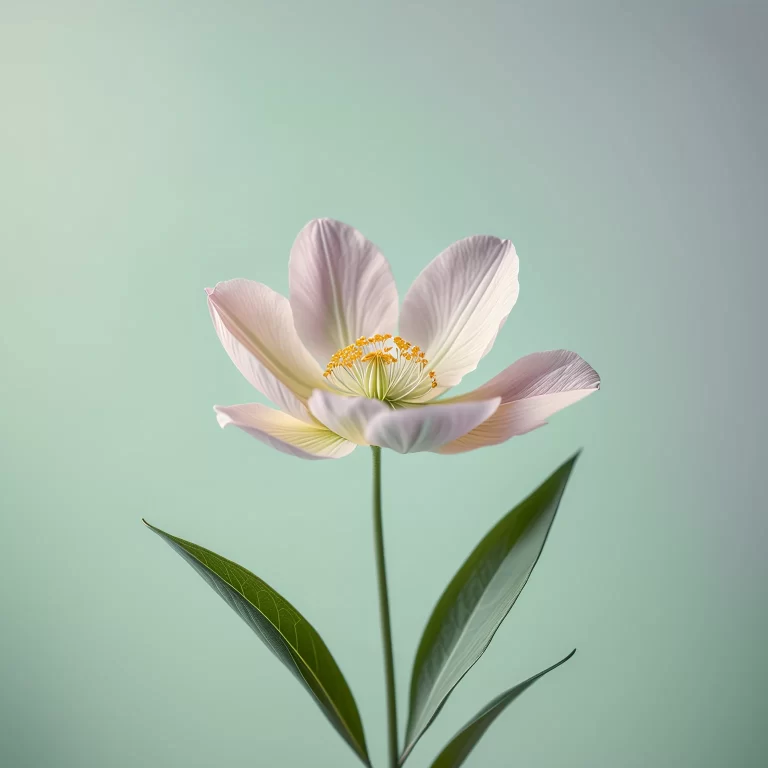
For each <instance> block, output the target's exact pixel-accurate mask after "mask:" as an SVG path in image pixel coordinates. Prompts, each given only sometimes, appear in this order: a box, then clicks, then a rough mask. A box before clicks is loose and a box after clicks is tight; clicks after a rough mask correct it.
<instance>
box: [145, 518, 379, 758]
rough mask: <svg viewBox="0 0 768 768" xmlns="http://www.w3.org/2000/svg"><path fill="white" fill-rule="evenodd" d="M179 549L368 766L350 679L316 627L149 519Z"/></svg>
mask: <svg viewBox="0 0 768 768" xmlns="http://www.w3.org/2000/svg"><path fill="white" fill-rule="evenodd" d="M144 523H145V524H146V525H147V527H149V528H151V529H152V530H153V531H154V532H155V533H156V534H158V536H160V538H162V539H164V540H165V541H166V542H168V544H170V545H171V547H172V548H173V549H174V550H175V551H176V552H178V553H179V554H180V555H181V556H182V557H183V558H184V559H185V560H186V561H187V562H188V563H189V564H190V565H191V566H192V567H193V568H194V569H195V570H196V571H197V572H198V573H199V574H200V575H201V576H202V577H203V579H205V581H206V582H208V584H209V585H210V586H211V587H213V589H214V591H215V592H216V593H217V594H218V595H219V596H220V597H221V598H223V599H224V601H225V602H226V603H227V604H228V605H229V606H230V608H232V609H233V610H234V611H235V613H237V614H238V615H239V616H240V618H241V619H243V621H244V622H245V623H246V624H247V625H248V626H249V627H250V628H251V629H252V630H253V631H254V632H255V633H256V634H257V635H258V636H259V637H260V638H261V640H263V642H264V644H265V645H266V646H267V647H268V648H269V649H270V650H271V651H272V653H274V654H275V656H277V658H278V659H280V661H282V662H283V664H285V666H286V667H288V669H289V670H290V671H291V672H292V673H293V674H294V675H295V676H296V678H297V679H298V681H299V682H300V683H301V684H302V685H303V686H304V687H305V688H306V689H307V691H308V692H309V694H310V695H311V696H312V698H314V699H315V701H316V702H317V704H318V705H319V707H320V709H322V711H323V714H324V715H325V716H326V717H327V718H328V720H329V721H330V722H331V724H332V725H333V727H334V728H336V730H337V731H338V732H339V733H340V734H341V737H342V738H343V739H344V740H345V741H346V742H347V744H349V746H350V747H352V749H353V750H354V751H355V753H356V754H357V756H358V757H359V758H360V759H361V760H362V761H363V763H364V764H365V765H367V766H370V758H369V757H368V751H367V748H366V744H365V734H364V732H363V724H362V722H361V721H360V714H359V712H358V710H357V705H356V704H355V700H354V698H353V696H352V692H351V691H350V690H349V686H348V685H347V681H346V680H345V679H344V675H342V673H341V670H340V669H339V667H338V666H337V664H336V662H335V661H334V659H333V656H331V652H330V651H329V650H328V648H327V647H326V645H325V643H324V642H323V640H322V638H321V637H320V635H318V634H317V632H316V631H315V629H314V627H313V626H312V625H311V624H310V623H309V622H308V621H307V620H306V619H305V618H304V617H303V616H302V615H301V614H300V613H299V612H298V611H297V610H296V609H295V608H294V607H293V606H292V605H291V604H290V603H289V602H288V601H287V600H286V599H285V598H284V597H282V595H280V594H278V593H277V592H276V591H275V590H274V589H272V587H270V586H269V584H267V583H265V582H264V581H262V580H261V579H260V578H259V577H258V576H254V574H252V573H251V572H250V571H247V570H246V569H245V568H242V567H241V566H239V565H237V563H233V562H232V561H231V560H227V559H225V558H223V557H221V555H217V554H216V553H215V552H211V551H210V550H208V549H204V548H203V547H200V546H198V545H197V544H192V543H191V542H189V541H184V539H179V538H177V537H176V536H171V535H170V534H169V533H166V532H165V531H161V530H160V529H159V528H155V527H154V526H153V525H150V524H149V523H147V521H146V520H144Z"/></svg>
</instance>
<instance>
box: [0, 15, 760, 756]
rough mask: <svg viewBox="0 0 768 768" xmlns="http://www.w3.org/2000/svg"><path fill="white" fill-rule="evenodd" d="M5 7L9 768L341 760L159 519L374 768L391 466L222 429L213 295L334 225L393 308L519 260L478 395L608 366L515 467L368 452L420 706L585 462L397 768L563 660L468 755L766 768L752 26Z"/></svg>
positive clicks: (230, 388) (4, 644) (2, 254)
mask: <svg viewBox="0 0 768 768" xmlns="http://www.w3.org/2000/svg"><path fill="white" fill-rule="evenodd" d="M0 19H1V20H2V24H1V26H0V88H1V89H2V112H3V115H2V119H1V120H0V141H1V142H2V144H1V146H2V173H1V174H0V202H1V203H2V216H1V217H0V269H1V270H2V271H1V275H0V278H1V279H2V287H3V298H2V302H1V303H0V320H1V321H2V329H3V332H2V334H1V335H0V343H1V344H2V377H1V378H0V450H1V451H2V475H1V480H0V493H1V496H0V503H1V505H2V506H1V508H0V540H1V541H2V549H3V556H2V560H1V565H0V568H1V569H2V578H1V579H0V599H1V600H2V630H1V631H0V659H1V660H2V661H0V708H1V709H0V764H2V765H3V766H9V768H38V767H47V766H55V767H56V768H105V767H109V768H134V767H135V766H147V768H154V767H155V766H157V767H158V768H174V767H175V766H179V767H181V766H184V767H185V768H194V767H198V766H199V767H200V768H203V767H206V768H207V767H208V766H212V765H227V766H299V765H312V766H314V767H315V768H342V766H344V767H347V766H348V767H349V768H354V766H355V765H356V764H357V763H356V758H355V757H354V755H353V754H352V752H351V751H350V750H349V749H348V748H347V747H346V745H344V744H343V742H342V741H341V739H339V738H338V736H337V735H336V734H335V733H334V732H333V731H332V729H331V728H330V727H329V726H328V724H327V722H326V721H325V720H324V718H323V717H322V715H321V714H320V712H319V711H318V710H317V708H316V707H315V705H314V703H313V702H312V701H311V700H310V699H309V697H307V696H306V694H305V692H304V691H302V690H301V688H300V686H298V685H297V683H296V682H295V680H294V679H293V678H292V677H291V676H290V675H289V674H288V673H287V672H286V670H285V669H284V668H282V667H281V666H280V665H279V664H278V663H277V662H276V660H275V659H274V658H273V657H272V656H271V655H270V654H269V652H268V651H267V650H266V649H265V648H264V647H263V646H262V645H261V644H260V643H259V641H258V640H257V639H256V638H255V636H253V635H252V634H251V633H250V631H249V630H248V629H247V627H246V626H245V625H244V624H242V622H241V621H240V620H239V619H238V618H237V617H236V616H235V615H234V614H233V613H232V612H231V611H230V610H229V609H228V608H227V607H226V606H225V605H224V604H223V603H222V602H221V601H220V600H219V599H218V598H217V597H216V596H215V595H214V594H213V593H212V592H211V591H210V589H209V588H208V587H207V586H205V585H204V583H203V582H202V581H201V580H200V579H199V578H198V577H197V576H196V575H195V574H194V572H193V571H192V570H191V569H190V568H189V567H188V566H187V565H185V564H184V563H183V562H182V560H181V559H180V558H179V557H178V556H176V555H175V554H174V553H173V552H172V551H171V550H170V549H169V548H168V547H167V546H165V545H164V544H163V543H162V542H161V541H160V540H159V539H157V538H156V537H155V536H153V535H152V534H151V533H150V532H149V531H148V530H146V529H145V528H144V527H143V526H142V525H141V523H140V518H141V517H142V516H145V517H147V518H148V519H149V520H150V521H151V522H153V523H155V524H156V525H159V526H161V527H162V528H165V529H166V530H169V531H171V532H173V533H175V534H177V535H180V536H183V537H185V538H188V539H191V540H192V541H196V542H199V543H202V544H204V545H206V546H208V547H210V548H212V549H214V550H216V551H218V552H220V553H222V554H224V555H226V556H228V557H230V558H232V559H234V560H236V561H238V562H240V563H242V564H243V565H245V566H246V567H249V568H251V569H252V570H254V571H255V572H256V573H258V574H259V575H261V576H262V577H264V578H265V579H266V580H267V581H269V582H270V583H271V584H272V585H273V586H275V587H276V588H277V589H278V590H280V591H282V592H283V593H284V594H285V595H286V596H287V597H288V598H289V599H290V600H292V601H293V602H294V603H295V604H296V605H297V606H298V607H299V608H300V609H301V610H302V611H303V612H304V613H305V614H306V615H307V617H308V618H309V619H310V620H311V621H312V622H313V623H314V624H315V626H316V627H317V628H318V629H319V631H320V632H321V633H322V635H323V636H324V638H325V640H326V642H327V643H328V645H329V646H330V648H331V649H332V651H333V653H334V655H335V656H336V658H337V660H338V662H339V664H340V666H341V667H342V669H343V670H344V672H345V674H346V676H347V678H348V680H349V683H350V686H351V687H352V689H353V691H354V693H355V696H356V698H357V700H358V703H359V706H360V709H361V714H362V716H363V718H364V721H365V724H366V729H367V735H368V741H369V745H370V748H371V752H372V755H373V757H374V760H375V761H376V764H377V765H382V760H383V757H384V754H385V741H384V718H385V713H384V693H383V682H382V680H383V678H382V665H381V657H380V645H379V628H378V612H377V611H378V609H377V605H376V602H375V594H376V592H375V574H374V564H373V559H372V541H371V524H370V504H369V460H370V457H369V455H368V453H369V452H367V451H365V450H359V451H357V452H355V453H354V454H353V455H352V456H351V457H350V458H348V459H345V460H343V461H338V462H302V461H300V460H298V459H294V458H291V457H288V456H285V455H282V454H279V453H277V452H275V451H273V450H271V449H269V448H267V447H266V446H264V445H262V444H260V443H259V442H257V441H255V440H253V439H250V438H248V437H247V436H246V435H244V434H242V433H239V432H237V431H234V430H232V431H226V432H222V431H221V430H220V429H219V428H218V426H217V424H216V421H215V418H214V414H213V410H212V406H213V405H214V404H215V403H218V404H231V403H238V402H247V401H249V400H253V399H258V397H257V396H255V395H254V394H253V392H252V391H251V390H250V388H249V385H248V384H247V383H246V382H245V380H243V379H242V378H241V376H240V374H239V373H238V372H237V370H236V369H235V368H234V366H233V365H232V364H231V363H230V361H229V360H228V359H227V357H226V354H225V353H224V351H223V350H222V348H221V346H220V344H219V342H218V340H217V339H216V336H215V334H214V331H213V328H212V326H211V323H210V319H209V317H208V312H207V309H206V305H205V296H204V293H203V289H204V288H205V287H206V286H210V285H213V284H214V283H216V282H217V281H219V280H225V279H228V278H233V277H249V278H254V279H256V280H259V281H261V282H265V283H267V284H269V285H270V286H272V287H274V288H275V289H277V290H279V291H282V292H286V291H287V259H288V252H289V249H290V246H291V243H292V242H293V238H294V237H295V235H296V233H297V232H298V231H299V229H300V228H301V227H302V226H303V225H304V224H305V223H306V222H307V221H308V220H309V219H311V218H314V217H318V216H331V217H335V218H339V219H342V220H344V221H347V222H349V223H351V224H353V225H354V226H356V227H357V228H359V229H360V230H361V231H363V232H364V233H365V234H366V235H367V236H368V237H369V238H371V239H372V240H373V241H374V242H376V243H377V244H378V245H379V246H380V247H381V248H382V250H383V252H384V253H385V255H386V256H387V257H388V258H389V259H390V261H391V263H392V266H393V269H394V272H395V276H396V279H397V282H398V287H399V289H400V292H401V297H402V295H403V294H404V292H405V290H406V289H407V287H408V285H409V284H410V282H411V280H412V279H413V278H414V277H415V276H416V275H417V274H418V272H419V271H420V270H421V268H422V267H423V266H424V265H425V264H426V263H427V261H428V260H429V259H431V258H432V257H433V256H435V255H436V254H437V253H438V252H439V251H440V250H442V249H443V248H444V247H445V246H447V245H448V244H450V243H451V242H452V241H454V240H456V239H458V238H461V237H464V236H467V235H470V234H475V233H488V234H494V235H498V236H500V237H508V238H511V239H512V240H513V242H514V243H515V245H516V247H517V250H518V253H519V255H520V260H521V272H520V281H521V292H520V299H519V301H518V304H517V306H516V308H515V309H514V310H513V313H512V315H511V316H510V319H509V321H508V323H507V324H506V326H505V327H504V330H503V332H502V334H501V335H500V337H499V339H498V341H497V343H496V345H495V347H494V348H493V352H492V353H491V354H490V355H488V357H487V358H486V359H485V360H484V361H483V364H482V365H481V367H480V369H479V370H478V371H477V372H476V373H475V374H473V375H471V376H470V377H468V378H467V379H465V382H464V383H463V385H462V388H463V389H466V388H469V387H474V386H476V385H478V384H480V383H482V382H483V381H484V380H485V379H487V378H489V377H491V376H492V375H494V374H496V373H497V372H498V371H500V370H501V369H502V368H503V367H505V366H506V365H507V364H509V363H510V362H512V361H513V360H515V359H517V358H518V357H520V356H522V355H524V354H527V353H529V352H532V351H536V350H544V349H552V348H559V347H564V348H568V349H573V350H575V351H577V352H579V353H580V354H581V355H582V356H584V357H585V358H586V359H587V360H588V361H589V362H590V363H591V364H592V365H593V366H594V367H595V368H596V369H597V370H598V371H599V372H600V374H601V376H602V379H603V389H602V391H601V392H600V393H598V394H597V395H594V396H592V397H590V398H589V399H587V400H586V401H584V402H583V403H580V404H578V405H576V406H574V407H572V408H570V409H568V410H567V411H565V412H563V413H562V414H560V415H558V416H556V417H554V418H553V419H552V422H551V423H550V425H549V426H547V427H545V428H544V429H541V430H539V431H537V432H535V433H533V434H530V435H528V436H525V437H521V438H517V439H515V440H513V441H511V442H509V443H507V444H505V445H503V446H501V447H497V448H492V449H488V450H485V451H479V452H475V453H470V454H465V455H461V456H457V457H449V458H445V457H441V456H436V455H432V454H419V455H415V456H399V455H394V454H392V453H391V452H388V453H387V454H386V455H385V457H384V472H385V477H386V478H387V485H386V490H385V505H386V512H385V515H386V518H385V519H386V542H387V546H388V553H389V558H390V570H391V591H392V600H393V611H394V619H393V620H394V632H395V641H396V645H397V651H396V663H397V680H398V684H399V693H400V711H401V717H402V719H403V720H404V718H405V714H406V713H405V709H406V707H405V702H406V698H407V696H406V694H407V685H408V680H409V673H410V665H411V662H412V660H413V655H414V652H415V648H416V644H417V642H418V639H419V636H420V633H421V630H422V628H423V625H424V622H425V621H426V618H427V616H428V614H429V612H430V610H431V608H432V606H433V604H434V602H435V600H436V599H437V597H438V596H439V594H440V592H441V590H442V589H443V587H444V586H445V584H446V582H447V581H448V579H449V578H450V576H451V575H452V574H453V573H454V572H455V570H456V569H457V568H458V566H459V565H460V563H461V562H462V560H463V559H464V557H465V556H466V555H467V554H468V552H469V550H470V549H471V547H472V546H474V544H475V543H476V541H477V540H479V539H480V537H482V536H483V535H484V534H485V532H486V531H487V530H488V529H489V528H490V527H491V525H492V524H493V523H494V522H495V521H496V520H497V519H498V518H499V517H500V516H501V515H502V514H503V513H504V512H506V511H507V510H508V509H509V508H511V507H512V506H513V505H514V504H515V503H516V502H517V501H519V500H520V499H521V498H522V497H523V496H524V495H525V494H526V493H527V492H529V491H530V490H531V489H532V488H533V487H534V486H535V485H537V484H538V483H539V482H540V481H541V480H543V478H544V477H545V476H546V475H547V474H548V473H549V472H550V471H551V470H552V469H554V468H555V466H557V465H558V464H559V463H560V462H562V461H563V460H564V459H565V458H567V457H568V456H569V455H570V454H571V453H572V452H573V451H574V450H576V449H577V448H579V447H580V446H583V447H584V453H583V456H582V458H581V460H580V461H579V464H578V466H577V468H576V471H575V474H574V477H573V480H572V482H571V484H570V486H569V488H568V490H567V493H566V496H565V499H564V502H563V505H562V506H561V510H560V513H559V517H558V520H557V521H556V524H555V527H554V530H553V533H552V536H551V537H550V540H549V543H548V545H547V548H546V549H545V551H544V555H543V557H542V559H541V560H540V562H539V565H538V567H537V569H536V571H535V573H534V575H533V578H532V579H531V581H530V583H529V585H528V586H527V588H526V590H525V591H524V593H523V595H522V596H521V599H520V600H519V602H518V604H517V606H516V607H515V609H514V611H513V612H512V613H511V614H510V616H509V617H508V619H507V621H506V622H505V623H504V624H503V626H502V628H501V630H500V631H499V633H498V634H497V636H496V638H495V640H494V642H493V644H492V645H491V647H490V649H489V650H488V652H487V653H486V655H485V656H484V657H483V658H482V659H481V661H480V662H479V663H478V665H477V666H476V667H475V668H474V669H473V670H472V672H471V673H470V674H469V675H468V676H467V678H466V679H465V680H464V681H463V682H462V684H461V685H460V687H459V688H458V690H457V692H456V693H455V694H454V696H453V697H452V698H451V699H450V700H449V702H448V704H447V706H446V707H445V709H444V710H443V713H442V714H441V716H440V717H439V719H438V720H437V721H436V723H435V725H434V726H433V728H432V729H431V730H430V731H429V732H428V734H427V736H426V737H425V738H424V739H423V740H422V742H421V743H420V745H419V747H418V748H417V750H416V751H415V752H414V755H413V757H412V761H411V763H409V765H412V766H413V768H426V767H427V766H429V765H430V758H432V757H434V755H435V754H436V753H437V751H439V749H440V748H441V747H442V746H443V744H444V743H445V742H446V740H447V739H448V738H449V736H450V735H451V734H452V733H453V732H454V731H455V730H456V729H457V728H458V727H459V726H460V725H462V724H463V723H464V722H465V721H466V719H467V718H468V717H469V716H470V715H472V714H474V712H476V711H477V709H479V708H480V707H481V706H482V705H483V704H485V703H486V702H487V701H488V700H489V699H491V698H492V697H493V696H495V695H496V694H498V693H499V692H500V691H502V690H503V689H506V688H508V687H510V686H511V685H513V684H514V683H516V682H518V681H519V680H521V679H523V678H525V677H527V676H528V675H530V674H532V673H534V672H536V671H538V670H540V669H542V668H544V667H546V666H548V665H549V664H551V663H553V662H554V661H556V660H557V659H559V658H561V657H562V656H563V655H564V654H565V653H567V652H568V651H570V650H571V649H572V648H573V647H577V648H578V649H579V652H578V654H577V655H576V657H575V658H574V659H573V661H571V662H569V663H568V664H567V665H566V666H565V667H563V668H562V669H560V670H558V671H557V672H556V673H553V674H552V675H551V676H549V677H547V678H546V679H545V680H544V681H542V682H541V683H539V684H538V685H537V686H536V687H535V688H533V689H532V690H531V691H530V692H528V693H526V695H525V696H524V697H523V698H522V699H520V700H519V701H518V702H516V703H515V704H514V705H513V706H512V707H511V708H510V709H508V710H507V711H506V712H505V713H504V715H503V716H502V717H501V718H500V719H499V720H498V721H497V722H496V724H495V725H494V726H493V728H492V729H491V730H490V731H489V732H488V734H487V736H486V737H485V738H484V740H483V741H482V742H481V744H480V746H479V747H478V748H477V750H476V752H475V753H474V754H473V755H472V756H471V758H470V759H469V760H468V761H467V766H468V768H469V766H483V767H484V768H506V767H507V766H513V765H515V766H526V767H527V768H534V767H535V766H539V767H541V768H553V767H562V768H581V767H583V768H619V767H621V768H644V767H645V766H655V767H658V768H665V767H667V766H669V767H670V768H671V767H673V766H674V767H675V768H682V767H685V768H687V767H690V768H694V766H695V768H720V766H724V765H733V766H744V767H750V768H752V767H754V768H756V767H757V766H762V765H765V753H766V749H768V736H766V732H765V728H764V722H765V716H766V707H765V704H764V698H765V694H764V690H765V685H766V682H768V681H767V680H766V663H765V661H764V659H763V657H762V656H763V653H764V650H765V647H766V639H767V637H768V621H767V616H766V586H765V585H766V575H767V574H766V570H767V569H766V559H765V554H764V550H765V547H766V543H767V542H768V536H767V535H766V534H767V533H768V526H767V525H766V519H765V514H766V486H765V482H764V477H763V475H762V473H763V471H764V464H765V459H766V455H765V447H764V446H765V443H764V437H763V432H764V429H765V426H766V417H765V408H764V388H765V381H766V365H765V338H764V336H765V329H766V316H765V310H764V300H763V293H764V291H763V289H764V287H765V285H766V281H768V269H766V259H765V255H764V253H763V241H764V232H765V210H766V202H767V201H768V195H767V194H766V153H765V150H766V139H765V137H766V128H767V126H766V88H765V71H766V66H768V54H766V49H765V34H766V28H767V22H768V14H767V8H766V5H765V4H764V3H760V2H754V3H749V2H719V3H718V2H696V1H694V0H690V2H685V1H684V0H680V2H674V3H663V2H635V3H631V2H621V3H618V2H617V3H610V2H600V1H598V0H592V1H588V0H582V2H580V3H572V2H567V1H566V0H563V1H562V2H551V1H547V0H545V1H544V2H538V3H532V2H529V3H513V2H490V1H489V0H485V1H482V2H480V1H479V2H473V3H461V2H458V0H452V2H419V3H416V2H404V1H401V2H390V3H376V4H374V3H365V2H353V1H352V0H327V1H326V2H323V3H320V2H315V1H314V0H308V1H305V2H300V1H296V0H290V1H286V2H253V1H251V2H243V1H240V0H233V2H229V3H214V2H197V1H196V0H185V1H184V2H178V1H177V2H173V1H170V2H161V3H156V2H144V1H143V0H142V1H141V2H133V3H119V2H94V3H92V4H91V3H86V2H70V1H69V0H58V1H57V2H50V3H44V2H25V3H21V2H14V0H10V1H9V0H5V2H4V3H2V4H1V5H0ZM396 478H397V480H395V479H396ZM403 487H407V488H408V492H407V493H404V492H403V491H402V488H403ZM286 563H290V567H286ZM297 734H299V735H298V736H297Z"/></svg>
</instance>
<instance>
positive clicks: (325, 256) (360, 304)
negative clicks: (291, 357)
mask: <svg viewBox="0 0 768 768" xmlns="http://www.w3.org/2000/svg"><path fill="white" fill-rule="evenodd" d="M288 269H289V272H288V277H289V281H290V297H291V309H292V310H293V319H294V323H295V324H296V330H297V331H298V333H299V336H300V337H301V340H302V341H303V342H304V344H305V345H306V347H307V349H309V351H310V352H311V353H312V354H313V355H314V356H315V358H316V359H317V360H318V361H319V362H321V363H322V364H323V365H325V364H326V363H327V362H328V360H330V358H331V355H332V354H333V353H334V352H335V351H336V350H338V349H341V348H342V347H346V346H347V345H349V344H352V343H353V342H354V341H355V340H356V339H358V338H360V336H372V335H373V334H376V333H394V332H395V328H396V325H397V288H396V287H395V281H394V278H393V277H392V272H391V270H390V268H389V264H388V263H387V260H386V259H385V258H384V256H383V255H382V254H381V253H380V252H379V249H378V248H377V247H376V246H375V245H374V244H373V243H371V242H370V241H369V240H366V238H365V237H363V235H361V234H360V233H359V232H358V231H357V230H356V229H354V228H353V227H350V226H348V225H347V224H342V223H341V222H340V221H334V220H333V219H315V220H314V221H310V222H309V224H307V225H306V226H305V227H304V229H302V230H301V232H299V235H298V237H297V238H296V242H295V243H294V244H293V248H292V249H291V261H290V265H289V268H288Z"/></svg>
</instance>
